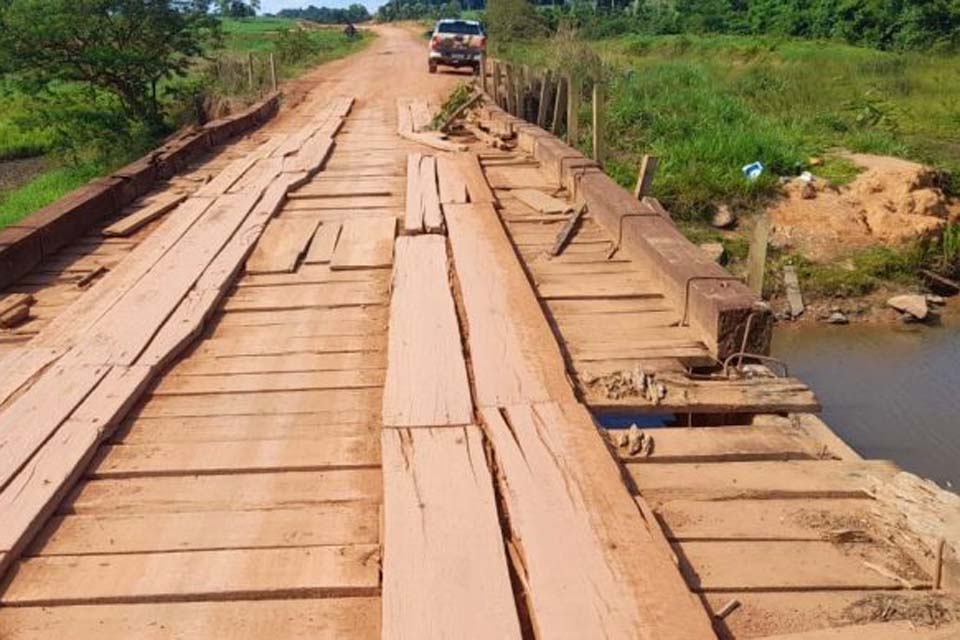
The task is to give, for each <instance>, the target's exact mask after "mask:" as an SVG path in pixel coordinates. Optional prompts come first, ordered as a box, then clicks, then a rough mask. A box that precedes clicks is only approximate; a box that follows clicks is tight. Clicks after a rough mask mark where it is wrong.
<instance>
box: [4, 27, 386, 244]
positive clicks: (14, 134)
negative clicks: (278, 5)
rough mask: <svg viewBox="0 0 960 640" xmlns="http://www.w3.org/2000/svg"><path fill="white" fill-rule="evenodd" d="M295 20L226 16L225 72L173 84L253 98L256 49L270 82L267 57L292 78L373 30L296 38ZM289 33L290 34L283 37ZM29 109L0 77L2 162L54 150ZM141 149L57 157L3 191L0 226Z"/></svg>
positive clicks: (220, 54)
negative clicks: (27, 114) (24, 118)
mask: <svg viewBox="0 0 960 640" xmlns="http://www.w3.org/2000/svg"><path fill="white" fill-rule="evenodd" d="M296 25H297V22H296V21H294V20H287V19H283V18H252V19H250V18H248V19H243V20H224V21H223V35H224V38H223V47H222V48H221V49H219V50H216V51H211V52H210V54H211V56H213V57H216V58H220V59H221V61H222V64H221V66H220V69H221V73H222V75H221V76H219V77H217V76H213V77H212V78H211V77H208V76H207V75H204V74H207V73H210V71H209V68H207V67H204V66H199V67H198V69H197V73H196V74H195V76H194V77H192V78H188V79H187V80H186V81H178V82H177V83H173V84H174V85H176V86H183V85H187V84H190V83H193V84H194V85H201V86H202V88H203V89H204V90H206V91H212V92H213V93H215V94H216V95H218V96H221V97H226V98H231V99H239V100H240V101H252V100H254V99H255V98H256V97H258V95H259V93H260V89H255V90H253V91H251V90H250V89H249V86H248V84H247V72H246V60H247V56H248V55H249V54H251V53H252V54H253V55H254V58H255V62H256V67H257V69H258V77H259V79H260V80H261V81H262V82H264V85H265V82H266V77H267V72H266V68H267V65H266V60H267V56H268V54H270V53H274V54H275V55H276V58H277V65H278V72H279V75H280V76H281V78H294V77H296V76H298V75H300V74H301V73H303V72H304V71H306V70H307V69H309V68H311V67H314V66H316V65H318V64H322V63H324V62H327V61H329V60H333V59H336V58H341V57H343V56H346V55H349V54H350V53H353V52H355V51H357V50H359V49H360V48H362V47H364V46H366V44H368V43H369V41H370V39H371V38H372V37H373V36H372V35H369V34H367V35H365V36H364V37H363V38H362V39H358V40H348V39H347V38H346V37H345V36H344V35H343V34H342V32H341V31H340V29H336V28H334V29H314V30H310V31H309V32H306V33H304V34H297V35H294V36H293V37H290V35H289V34H288V33H287V34H285V32H288V30H290V29H291V28H293V27H295V26H296ZM285 35H286V37H285ZM25 109H29V103H28V101H27V100H26V99H25V97H24V96H22V95H18V94H17V93H16V92H15V91H13V90H12V89H10V88H9V87H7V86H6V85H5V84H3V82H2V81H0V162H2V161H4V160H10V159H14V158H24V157H35V156H39V155H43V154H45V153H47V152H48V151H50V146H49V145H50V142H49V135H48V134H47V132H44V131H38V130H30V129H24V128H22V127H21V126H20V125H19V119H20V115H21V114H22V112H23V111H24V110H25ZM142 142H143V141H140V143H141V144H138V145H137V148H131V149H117V150H116V152H115V153H113V152H112V153H111V157H109V158H104V157H82V156H81V157H80V158H79V159H75V160H73V161H72V162H66V161H58V160H57V159H56V158H53V159H52V161H51V163H50V164H51V165H52V167H51V168H50V169H49V170H47V171H45V172H43V173H41V174H39V175H37V176H36V177H35V178H33V179H32V180H30V181H29V182H27V183H26V184H23V185H22V186H20V187H18V188H15V189H10V190H8V191H6V192H4V191H0V228H2V227H4V226H6V225H9V224H13V223H14V222H16V221H17V220H20V219H22V218H23V217H24V216H26V215H29V214H30V213H32V212H33V211H36V210H37V209H39V208H41V207H43V206H45V205H47V204H49V203H51V202H53V201H54V200H56V199H57V198H59V197H61V196H63V195H64V194H66V193H67V192H69V191H71V190H72V189H75V188H77V187H79V186H81V185H82V184H84V183H85V182H87V181H88V180H90V179H91V178H94V177H96V176H99V175H103V174H104V173H106V172H108V171H110V170H112V169H115V168H116V167H119V166H122V165H123V164H125V163H126V162H129V161H130V160H132V159H134V158H135V157H136V156H138V155H140V154H142V153H143V151H144V150H143V148H142V146H143V145H142Z"/></svg>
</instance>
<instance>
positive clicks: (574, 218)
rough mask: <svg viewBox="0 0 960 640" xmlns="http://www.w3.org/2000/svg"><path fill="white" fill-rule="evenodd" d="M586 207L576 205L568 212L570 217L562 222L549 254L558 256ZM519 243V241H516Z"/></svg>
mask: <svg viewBox="0 0 960 640" xmlns="http://www.w3.org/2000/svg"><path fill="white" fill-rule="evenodd" d="M586 210H587V207H586V206H585V205H580V206H579V207H577V210H576V211H574V212H573V213H572V214H570V217H569V218H568V219H567V221H566V222H565V223H564V224H563V228H561V229H560V231H559V232H557V237H556V238H555V239H554V241H553V246H552V247H550V255H551V256H558V255H560V252H561V251H563V248H564V247H566V246H567V242H569V241H570V236H571V234H572V233H573V230H574V229H575V228H576V227H577V224H579V222H580V219H581V218H582V217H583V214H584V213H585V212H586ZM518 244H519V243H518Z"/></svg>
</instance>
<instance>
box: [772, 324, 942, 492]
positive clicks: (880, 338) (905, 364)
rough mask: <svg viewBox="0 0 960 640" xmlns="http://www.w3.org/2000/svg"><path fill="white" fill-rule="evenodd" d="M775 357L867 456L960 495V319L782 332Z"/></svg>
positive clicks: (833, 424)
mask: <svg viewBox="0 0 960 640" xmlns="http://www.w3.org/2000/svg"><path fill="white" fill-rule="evenodd" d="M773 351H774V354H775V355H776V356H777V357H779V358H782V359H784V360H786V361H787V362H788V363H789V364H790V373H791V375H794V376H796V377H798V378H800V379H802V380H804V381H805V382H806V383H807V384H809V385H810V386H811V387H813V389H814V390H815V391H816V393H817V395H818V396H819V398H820V401H821V403H822V404H823V406H824V411H823V417H824V419H825V420H826V421H827V423H828V424H829V425H830V426H831V427H832V428H833V430H834V431H836V432H837V434H838V435H840V437H842V438H843V439H844V440H845V441H846V442H847V443H848V444H850V445H851V446H852V447H854V448H855V449H856V450H857V451H858V452H859V453H860V454H861V455H863V456H865V457H868V458H885V459H890V460H894V461H895V462H897V463H898V464H899V465H900V466H901V467H903V468H904V469H907V470H908V471H912V472H914V473H916V474H918V475H921V476H924V477H927V478H930V479H932V480H935V481H936V482H938V483H939V484H940V485H941V486H944V487H947V488H951V489H953V490H954V491H958V490H960V318H957V317H955V316H954V317H951V318H946V319H944V320H943V321H942V325H941V326H937V327H926V326H924V327H917V326H914V327H905V326H904V327H901V326H886V325H884V326H862V325H858V326H848V327H831V326H826V325H816V326H804V327H798V328H790V327H778V330H777V333H776V337H775V339H774V347H773Z"/></svg>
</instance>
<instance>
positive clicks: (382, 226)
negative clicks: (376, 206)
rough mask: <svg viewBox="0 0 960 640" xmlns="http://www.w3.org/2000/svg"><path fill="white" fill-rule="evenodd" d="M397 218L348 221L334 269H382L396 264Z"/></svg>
mask: <svg viewBox="0 0 960 640" xmlns="http://www.w3.org/2000/svg"><path fill="white" fill-rule="evenodd" d="M396 229H397V221H396V219H395V218H379V217H378V218H352V219H349V220H345V221H344V223H343V228H342V229H341V231H340V239H339V240H338V241H337V246H336V249H334V251H333V257H332V258H331V260H330V268H331V269H334V270H339V269H378V268H386V267H389V266H390V265H391V264H393V239H394V236H395V234H396Z"/></svg>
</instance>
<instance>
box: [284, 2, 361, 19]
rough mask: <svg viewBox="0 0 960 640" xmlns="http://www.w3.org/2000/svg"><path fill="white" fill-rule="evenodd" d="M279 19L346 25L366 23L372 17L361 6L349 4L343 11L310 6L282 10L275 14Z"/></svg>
mask: <svg viewBox="0 0 960 640" xmlns="http://www.w3.org/2000/svg"><path fill="white" fill-rule="evenodd" d="M277 16H278V17H281V18H293V19H296V20H310V21H311V22H319V23H321V24H347V23H356V22H366V21H367V20H369V19H370V18H371V17H372V16H371V15H370V12H369V11H368V10H367V8H366V7H365V6H363V5H362V4H356V3H355V4H351V5H350V6H349V7H347V8H345V9H333V8H330V7H315V6H313V5H310V6H308V7H306V8H304V9H283V10H281V11H279V12H278V13H277Z"/></svg>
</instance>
